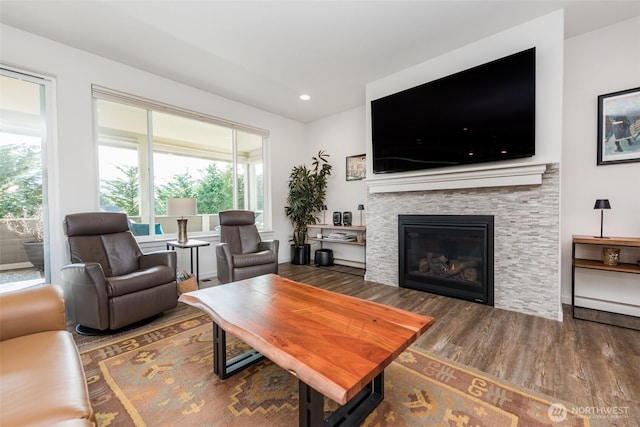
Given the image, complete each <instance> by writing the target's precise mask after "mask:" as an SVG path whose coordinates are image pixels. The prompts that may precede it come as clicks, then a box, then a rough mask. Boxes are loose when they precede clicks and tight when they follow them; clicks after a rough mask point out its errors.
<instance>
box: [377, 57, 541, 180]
mask: <svg viewBox="0 0 640 427" xmlns="http://www.w3.org/2000/svg"><path fill="white" fill-rule="evenodd" d="M535 83H536V51H535V47H534V48H531V49H528V50H525V51H522V52H519V53H515V54H513V55H509V56H507V57H504V58H501V59H497V60H495V61H492V62H488V63H486V64H483V65H479V66H477V67H474V68H470V69H468V70H465V71H461V72H459V73H456V74H452V75H450V76H447V77H443V78H441V79H438V80H434V81H431V82H428V83H425V84H423V85H420V86H416V87H414V88H411V89H407V90H404V91H402V92H398V93H395V94H393V95H389V96H386V97H383V98H379V99H376V100H373V101H371V126H372V143H373V172H374V173H387V172H399V171H411V170H418V169H430V168H440V167H447V166H455V165H464V164H470V163H480V162H491V161H496V160H506V159H515V158H522V157H530V156H533V155H534V154H535V97H536V90H535V86H536V85H535Z"/></svg>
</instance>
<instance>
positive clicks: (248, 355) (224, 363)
mask: <svg viewBox="0 0 640 427" xmlns="http://www.w3.org/2000/svg"><path fill="white" fill-rule="evenodd" d="M262 359H264V356H263V355H262V354H261V353H260V352H257V351H255V350H253V349H251V350H249V351H247V352H245V353H242V354H241V355H239V356H236V357H234V358H232V359H229V360H227V333H226V332H225V331H224V329H222V328H221V327H219V326H218V325H217V324H216V323H214V324H213V372H214V373H215V374H216V375H217V376H219V377H220V378H221V379H223V380H224V379H226V378H228V377H230V376H231V375H233V374H235V373H236V372H239V371H241V370H243V369H245V368H248V367H249V366H251V365H253V364H254V363H256V362H259V361H260V360H262Z"/></svg>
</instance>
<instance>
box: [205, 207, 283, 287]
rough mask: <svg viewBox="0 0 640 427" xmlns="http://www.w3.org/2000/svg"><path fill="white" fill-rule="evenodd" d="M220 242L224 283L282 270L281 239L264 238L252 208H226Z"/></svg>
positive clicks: (219, 262) (219, 263) (219, 260)
mask: <svg viewBox="0 0 640 427" xmlns="http://www.w3.org/2000/svg"><path fill="white" fill-rule="evenodd" d="M218 216H219V218H220V243H218V244H217V245H216V261H217V267H218V280H220V282H221V283H229V282H234V281H236V280H242V279H248V278H249V277H255V276H260V275H262V274H267V273H276V274H277V273H278V246H279V244H280V242H279V241H278V240H265V241H262V240H261V239H260V234H259V233H258V228H257V227H256V224H255V213H254V212H252V211H240V210H231V211H222V212H220V213H219V215H218Z"/></svg>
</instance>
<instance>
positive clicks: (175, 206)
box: [167, 197, 196, 243]
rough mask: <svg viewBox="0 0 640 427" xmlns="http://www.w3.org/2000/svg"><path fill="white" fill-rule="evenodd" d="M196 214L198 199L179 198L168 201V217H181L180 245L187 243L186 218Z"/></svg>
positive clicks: (179, 221)
mask: <svg viewBox="0 0 640 427" xmlns="http://www.w3.org/2000/svg"><path fill="white" fill-rule="evenodd" d="M195 214H196V199H195V198H190V197H179V198H173V199H167V215H168V216H179V217H180V218H178V243H187V241H188V240H189V238H188V237H187V218H185V216H189V215H195Z"/></svg>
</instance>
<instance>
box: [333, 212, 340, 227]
mask: <svg viewBox="0 0 640 427" xmlns="http://www.w3.org/2000/svg"><path fill="white" fill-rule="evenodd" d="M341 224H342V214H341V213H340V212H334V213H333V225H341Z"/></svg>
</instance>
